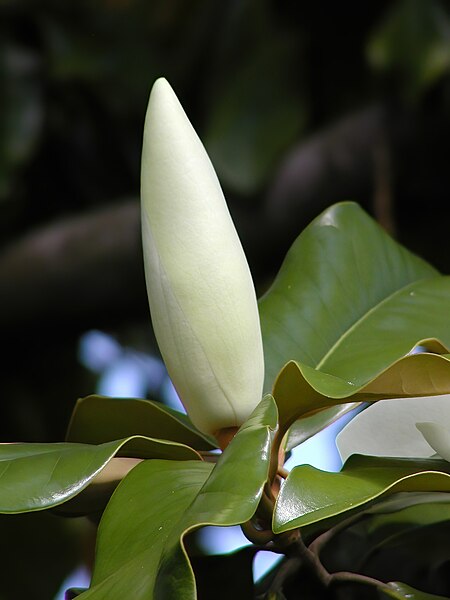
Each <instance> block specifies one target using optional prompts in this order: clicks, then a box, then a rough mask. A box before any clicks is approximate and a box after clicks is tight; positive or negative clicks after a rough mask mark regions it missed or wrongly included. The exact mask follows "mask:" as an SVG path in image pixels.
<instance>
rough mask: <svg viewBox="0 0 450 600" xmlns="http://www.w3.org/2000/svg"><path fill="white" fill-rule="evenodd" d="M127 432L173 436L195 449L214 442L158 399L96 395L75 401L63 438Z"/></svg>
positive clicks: (95, 438)
mask: <svg viewBox="0 0 450 600" xmlns="http://www.w3.org/2000/svg"><path fill="white" fill-rule="evenodd" d="M131 435H144V436H147V437H153V438H162V439H166V440H173V441H175V442H179V443H180V444H186V445H187V446H190V447H191V448H195V449H196V450H209V449H211V448H216V447H217V443H216V442H215V441H214V440H213V439H212V438H210V437H208V436H206V435H205V434H203V433H201V432H200V431H198V429H196V428H195V427H194V425H193V424H192V423H191V421H190V420H189V418H188V417H187V416H186V415H184V414H182V413H180V412H178V411H176V410H173V409H171V408H169V407H168V406H164V405H163V404H161V403H160V402H152V401H151V400H142V399H140V398H109V397H107V396H97V395H92V396H87V397H86V398H80V399H79V400H78V401H77V403H76V405H75V408H74V411H73V414H72V418H71V420H70V424H69V428H68V431H67V435H66V439H67V441H68V442H80V443H83V444H101V443H103V442H109V441H111V440H117V439H120V438H124V437H128V436H131Z"/></svg>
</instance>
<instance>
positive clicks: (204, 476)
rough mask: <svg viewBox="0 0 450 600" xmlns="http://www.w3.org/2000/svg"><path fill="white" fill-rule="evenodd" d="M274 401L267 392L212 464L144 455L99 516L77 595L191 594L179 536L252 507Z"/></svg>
mask: <svg viewBox="0 0 450 600" xmlns="http://www.w3.org/2000/svg"><path fill="white" fill-rule="evenodd" d="M275 426H276V407H275V404H274V401H273V399H272V398H271V397H270V396H267V397H266V398H265V399H264V400H263V401H262V402H261V404H260V405H259V406H258V407H257V409H256V410H255V411H254V413H253V415H252V416H251V417H250V419H249V420H248V421H247V422H246V423H245V424H244V425H243V426H242V428H241V429H240V431H239V432H238V433H237V435H236V436H235V438H234V439H233V441H232V442H231V444H230V445H229V446H228V447H227V449H226V450H225V452H224V453H223V454H222V456H221V457H220V459H219V462H218V463H217V465H216V466H215V467H214V468H213V467H212V465H211V464H208V463H203V462H190V461H187V462H183V463H181V462H176V461H159V460H154V461H145V462H143V463H141V464H140V465H138V466H137V467H136V468H135V469H133V470H132V471H131V472H130V474H129V475H128V476H127V477H126V479H124V480H123V481H122V483H121V484H120V485H119V486H118V488H117V490H116V492H115V494H114V495H113V497H112V498H111V501H110V502H109V504H108V506H107V508H106V510H105V513H104V515H103V518H102V521H101V523H100V528H99V534H98V542H97V557H96V564H95V568H94V574H93V580H92V587H91V589H90V590H89V591H87V592H85V593H84V594H82V595H81V596H80V598H83V600H85V599H86V600H91V599H95V600H100V599H106V598H107V599H108V600H114V599H115V598H117V599H120V600H122V598H124V597H128V598H130V597H132V598H133V599H134V600H144V599H145V600H147V599H148V598H155V599H158V598H165V599H171V598H173V599H174V600H175V599H176V600H179V599H181V598H183V599H188V598H189V599H190V598H195V582H194V577H193V574H192V570H191V568H190V565H189V562H188V560H187V556H186V553H185V549H184V545H183V538H184V536H185V535H186V534H187V533H188V532H190V531H192V530H194V529H196V528H198V527H200V526H202V525H219V526H227V525H236V524H240V523H243V522H245V521H247V520H248V519H250V518H251V517H252V515H253V514H254V512H255V510H256V508H257V505H258V502H259V499H260V497H261V494H262V490H263V487H264V483H265V481H266V478H267V472H268V466H269V454H270V452H269V451H270V443H271V437H272V429H273V428H274V427H275Z"/></svg>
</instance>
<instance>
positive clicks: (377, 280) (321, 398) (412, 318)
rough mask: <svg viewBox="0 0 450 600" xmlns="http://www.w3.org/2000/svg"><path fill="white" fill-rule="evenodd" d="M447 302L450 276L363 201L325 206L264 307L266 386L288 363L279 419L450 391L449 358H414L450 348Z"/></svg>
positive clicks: (279, 392)
mask: <svg viewBox="0 0 450 600" xmlns="http://www.w3.org/2000/svg"><path fill="white" fill-rule="evenodd" d="M449 302H450V278H448V277H443V276H441V275H439V274H438V273H437V272H436V270H435V269H434V268H433V267H431V266H430V265H428V264H427V263H426V262H424V261H423V260H421V259H420V258H418V257H416V256H415V255H413V254H411V253H410V252H408V251H407V250H406V249H405V248H403V247H402V246H400V245H399V244H397V243H396V242H395V241H394V240H392V239H391V238H390V237H389V236H388V235H387V234H386V233H385V232H384V231H383V230H382V229H381V228H380V227H379V226H378V225H377V224H376V223H375V222H374V221H373V220H372V219H371V218H370V217H369V216H368V215H367V214H366V213H364V211H362V209H361V208H360V207H359V206H357V205H356V204H353V203H348V202H345V203H341V204H337V205H335V206H332V207H331V208H329V209H328V210H326V211H325V212H324V213H322V214H321V215H320V216H319V217H318V218H316V219H315V220H314V221H313V222H312V223H311V225H309V226H308V227H307V228H306V229H305V230H304V232H303V233H302V234H301V235H300V236H299V238H298V239H297V240H296V242H295V243H294V245H293V246H292V248H291V249H290V250H289V252H288V254H287V256H286V259H285V261H284V263H283V265H282V267H281V270H280V272H279V274H278V276H277V277H276V279H275V281H274V283H273V285H272V287H271V288H270V289H269V291H268V292H267V293H266V295H265V296H264V297H263V298H262V299H261V300H260V303H259V307H260V315H261V327H262V332H263V341H264V353H265V362H266V381H265V389H271V388H272V387H273V386H274V382H275V379H276V376H277V374H278V373H279V371H280V369H282V368H283V367H284V368H283V369H282V371H281V373H280V374H279V376H278V379H277V380H276V384H275V386H274V391H273V393H274V397H275V399H276V402H277V404H278V408H279V412H280V424H281V425H283V424H286V423H288V424H289V423H291V422H293V421H294V420H295V419H296V417H299V416H302V415H308V413H314V412H316V411H318V410H320V409H323V408H328V407H330V406H335V405H338V404H341V403H342V402H343V401H345V402H358V401H362V400H371V399H372V400H378V399H381V398H388V397H392V396H394V397H399V396H419V395H431V394H438V393H444V392H446V391H450V365H449V363H448V360H447V359H445V358H442V357H439V356H434V355H424V356H420V357H418V356H415V355H412V356H407V355H408V354H409V353H410V352H411V351H412V350H414V349H415V348H416V347H417V346H418V345H425V346H426V347H427V348H428V349H429V350H430V351H432V352H437V353H439V354H441V353H444V352H447V351H448V345H449V344H450V321H449V320H448V316H447V315H448V305H449ZM438 340H440V341H438ZM284 365H286V366H284ZM430 378H432V379H431V380H430ZM330 418H331V419H333V418H334V414H333V411H331V417H330V413H324V415H323V425H324V426H325V425H327V424H329V422H330ZM318 420H320V418H319V417H318Z"/></svg>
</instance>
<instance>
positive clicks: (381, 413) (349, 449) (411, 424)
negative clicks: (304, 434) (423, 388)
mask: <svg viewBox="0 0 450 600" xmlns="http://www.w3.org/2000/svg"><path fill="white" fill-rule="evenodd" d="M442 420H445V421H446V422H450V396H449V395H445V396H432V397H426V398H400V399H394V400H381V401H380V402H376V403H375V404H373V405H371V406H369V408H367V409H366V410H364V411H363V412H361V413H359V414H358V415H357V416H356V417H355V418H354V419H352V420H351V421H350V422H349V423H348V424H347V425H346V426H345V427H344V429H343V430H342V431H341V432H340V433H339V435H338V436H337V438H336V443H337V446H338V449H339V453H340V455H341V457H342V459H343V460H346V459H347V458H348V457H349V456H350V455H351V454H370V455H375V456H403V457H408V456H410V457H429V456H432V455H433V454H434V452H433V451H432V449H431V448H430V446H429V445H428V444H427V442H426V441H425V439H424V437H423V436H422V435H421V434H420V432H419V431H418V430H417V427H416V423H417V422H418V421H433V422H436V423H439V422H442Z"/></svg>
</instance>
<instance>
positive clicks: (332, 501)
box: [273, 455, 450, 533]
mask: <svg viewBox="0 0 450 600" xmlns="http://www.w3.org/2000/svg"><path fill="white" fill-rule="evenodd" d="M409 491H414V492H417V491H446V492H448V491H450V465H449V464H448V463H447V462H445V461H440V460H434V459H428V460H413V459H400V458H378V457H371V456H359V455H353V456H351V457H350V458H349V460H348V461H347V462H346V463H345V465H344V467H343V469H342V471H341V472H340V473H328V472H325V471H320V470H319V469H315V468H314V467H311V466H309V465H302V466H300V467H296V468H295V469H293V470H292V471H291V473H290V474H289V476H288V478H287V479H286V482H285V484H284V485H283V487H282V488H281V491H280V494H279V496H278V499H277V502H276V505H275V512H274V521H273V530H274V532H275V533H282V532H283V531H289V530H291V529H295V528H297V527H303V526H305V525H309V524H311V523H316V522H318V521H321V520H322V519H327V518H330V517H334V516H336V515H341V514H343V513H345V512H347V511H350V510H353V509H355V508H357V507H359V506H364V505H365V504H367V503H368V502H371V501H373V500H375V499H376V498H379V497H380V496H381V495H382V494H386V493H391V494H392V493H394V492H409Z"/></svg>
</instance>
